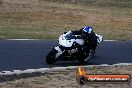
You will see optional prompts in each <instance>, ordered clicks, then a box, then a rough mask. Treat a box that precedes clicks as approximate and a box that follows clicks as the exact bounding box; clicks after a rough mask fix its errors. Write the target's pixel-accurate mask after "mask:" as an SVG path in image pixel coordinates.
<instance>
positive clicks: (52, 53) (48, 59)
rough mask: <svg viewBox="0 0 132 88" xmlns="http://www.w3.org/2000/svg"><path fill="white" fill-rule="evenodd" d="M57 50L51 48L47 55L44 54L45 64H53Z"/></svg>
mask: <svg viewBox="0 0 132 88" xmlns="http://www.w3.org/2000/svg"><path fill="white" fill-rule="evenodd" d="M57 53H58V52H57V50H55V49H53V50H52V51H50V52H49V53H48V55H47V56H46V63H47V64H53V63H55V61H56V54H57Z"/></svg>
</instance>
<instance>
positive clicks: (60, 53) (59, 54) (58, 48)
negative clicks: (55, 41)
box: [55, 46, 64, 59]
mask: <svg viewBox="0 0 132 88" xmlns="http://www.w3.org/2000/svg"><path fill="white" fill-rule="evenodd" d="M55 50H57V51H58V53H57V54H56V59H58V58H59V57H60V56H61V55H62V54H63V52H64V51H62V50H61V49H60V47H59V46H56V47H55Z"/></svg>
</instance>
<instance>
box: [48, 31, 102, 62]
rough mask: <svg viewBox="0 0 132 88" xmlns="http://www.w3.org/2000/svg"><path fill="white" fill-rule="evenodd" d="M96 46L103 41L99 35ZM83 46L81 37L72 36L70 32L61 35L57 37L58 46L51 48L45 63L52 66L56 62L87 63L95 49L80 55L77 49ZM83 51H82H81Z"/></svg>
mask: <svg viewBox="0 0 132 88" xmlns="http://www.w3.org/2000/svg"><path fill="white" fill-rule="evenodd" d="M96 36H97V45H98V44H100V43H101V42H102V41H103V37H102V36H101V35H98V34H96ZM83 44H84V39H83V38H82V36H81V35H74V34H73V33H72V32H71V31H69V32H66V33H64V34H62V35H61V36H60V37H59V45H58V46H56V47H55V48H53V49H52V50H51V51H50V52H49V53H48V55H47V56H46V63H48V64H53V63H55V62H56V61H76V60H78V61H79V62H84V61H89V60H90V59H92V58H93V56H94V54H95V49H90V50H89V52H85V51H84V52H83V53H80V52H79V49H78V47H79V46H82V45H83ZM82 50H83V49H82Z"/></svg>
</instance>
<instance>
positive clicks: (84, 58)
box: [78, 49, 95, 63]
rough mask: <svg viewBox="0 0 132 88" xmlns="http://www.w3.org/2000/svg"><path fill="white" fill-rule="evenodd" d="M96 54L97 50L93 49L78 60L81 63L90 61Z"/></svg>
mask: <svg viewBox="0 0 132 88" xmlns="http://www.w3.org/2000/svg"><path fill="white" fill-rule="evenodd" d="M94 54H95V50H94V49H91V50H90V51H89V53H88V54H85V55H83V56H82V57H81V58H80V59H79V60H78V61H79V62H81V63H82V62H85V61H89V60H91V59H92V58H93V57H94Z"/></svg>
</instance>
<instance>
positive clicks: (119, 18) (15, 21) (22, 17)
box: [0, 0, 132, 40]
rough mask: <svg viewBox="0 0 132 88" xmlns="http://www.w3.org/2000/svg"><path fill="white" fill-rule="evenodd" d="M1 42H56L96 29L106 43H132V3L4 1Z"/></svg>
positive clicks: (114, 0) (118, 0) (124, 0)
mask: <svg viewBox="0 0 132 88" xmlns="http://www.w3.org/2000/svg"><path fill="white" fill-rule="evenodd" d="M1 7H2V8H3V9H0V39H17V38H29V39H54V38H58V37H59V35H61V34H62V33H63V32H64V31H69V30H75V29H76V30H77V29H80V28H81V27H83V26H85V25H89V26H93V28H94V31H95V32H96V33H97V34H101V35H102V36H103V37H104V39H117V40H131V39H132V31H131V30H132V29H131V28H132V1H131V0H32V1H28V2H26V1H22V0H17V1H14V2H11V1H3V4H2V5H1Z"/></svg>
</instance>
